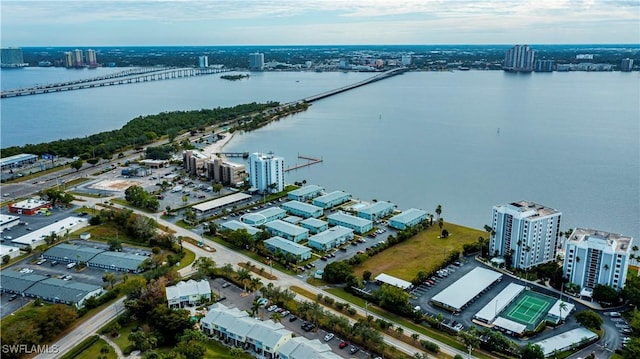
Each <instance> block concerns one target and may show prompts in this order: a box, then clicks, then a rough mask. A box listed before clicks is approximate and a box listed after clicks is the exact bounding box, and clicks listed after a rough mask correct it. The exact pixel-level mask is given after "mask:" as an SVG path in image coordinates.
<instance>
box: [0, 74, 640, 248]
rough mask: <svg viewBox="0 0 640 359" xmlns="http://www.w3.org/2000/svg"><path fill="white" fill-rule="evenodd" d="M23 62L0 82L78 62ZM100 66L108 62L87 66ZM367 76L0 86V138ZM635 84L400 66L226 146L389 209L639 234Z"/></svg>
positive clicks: (284, 97) (263, 97)
mask: <svg viewBox="0 0 640 359" xmlns="http://www.w3.org/2000/svg"><path fill="white" fill-rule="evenodd" d="M25 70H26V69H25ZM29 70H30V71H31V70H33V71H34V72H26V73H27V74H28V75H29V76H25V75H21V74H20V71H11V72H9V73H7V72H6V71H3V72H2V77H3V78H2V80H3V81H2V88H3V89H5V88H14V87H21V86H22V85H20V84H22V83H33V81H34V80H33V79H29V81H31V82H28V81H27V80H26V79H27V78H29V77H31V75H34V74H35V75H36V77H41V78H42V79H47V80H49V79H59V78H60V76H62V75H60V72H62V73H64V74H69V75H64V76H72V75H73V76H82V75H86V73H87V72H88V70H87V71H85V73H84V74H83V73H82V72H83V71H82V70H81V71H79V72H78V73H74V71H67V70H63V69H29ZM105 70H113V69H99V70H98V71H105ZM119 70H120V69H118V71H119ZM49 71H51V72H49ZM56 72H57V74H56ZM100 74H102V73H100ZM368 76H370V74H362V73H260V74H252V76H251V78H250V79H249V80H244V81H233V82H230V81H224V80H220V79H219V78H218V76H216V75H214V76H208V77H198V78H189V79H183V80H171V81H162V82H154V83H144V84H136V85H127V86H114V87H110V88H101V89H94V90H80V91H71V92H68V93H60V94H51V95H42V96H27V97H24V98H18V99H3V100H2V134H1V139H2V147H6V146H9V145H16V144H24V143H29V142H31V143H35V142H42V141H49V140H53V139H57V138H69V137H74V136H84V135H87V134H91V133H94V132H98V131H104V130H111V129H114V128H119V127H121V126H122V125H123V124H125V123H126V122H127V121H129V120H130V119H132V118H134V117H136V116H139V115H144V114H153V113H158V112H162V111H173V110H189V109H199V108H211V107H217V106H231V105H235V104H240V103H246V102H252V101H259V102H264V101H270V100H275V101H281V102H286V101H292V100H295V99H299V98H302V97H305V96H309V95H312V94H316V93H320V92H323V91H326V90H329V89H332V88H336V87H340V86H342V85H345V84H348V83H352V82H356V81H359V80H361V79H363V78H366V77H368ZM5 78H6V79H5ZM80 78H84V77H80ZM58 81H59V80H58ZM38 83H39V82H38ZM14 84H17V85H18V86H14ZM638 84H639V77H638V74H636V73H617V72H615V73H552V74H530V75H515V74H506V73H503V72H498V71H490V72H480V71H468V72H453V73H451V72H446V73H436V72H422V73H406V74H404V75H401V76H396V77H394V78H391V79H388V80H385V81H381V82H378V83H374V84H371V85H367V86H365V87H361V88H358V89H356V90H352V91H349V92H346V93H343V94H340V95H338V96H334V97H331V98H328V99H325V100H322V101H319V102H317V103H314V104H313V105H312V106H311V107H310V108H309V110H307V111H306V112H304V113H301V114H298V115H296V116H293V117H289V118H286V119H283V120H281V121H279V122H275V123H273V124H271V125H269V126H266V127H264V128H262V129H260V130H257V131H254V132H251V133H246V134H237V135H236V136H235V137H234V139H233V140H232V141H231V143H230V144H229V145H228V147H227V149H228V150H231V151H236V150H237V151H274V152H275V153H277V154H279V155H281V156H283V157H285V159H286V162H287V164H289V165H293V164H296V163H300V162H302V161H303V160H297V159H296V157H297V155H298V154H302V155H307V156H312V157H322V158H323V160H324V162H323V163H322V164H320V165H315V166H312V167H308V168H305V169H301V170H298V171H294V172H290V173H289V175H288V178H287V181H289V182H293V181H297V180H302V179H306V180H307V181H308V182H309V183H316V184H319V185H323V186H325V187H326V188H327V190H335V189H341V190H345V191H348V192H351V193H352V194H353V195H354V196H355V197H357V198H360V199H364V200H371V199H374V198H375V199H380V200H389V201H392V202H394V203H396V204H398V206H399V208H401V209H404V208H408V207H417V208H423V209H425V210H427V211H430V212H431V211H433V209H434V208H435V207H436V206H437V205H438V204H441V205H442V206H443V216H444V218H445V220H450V221H453V222H457V223H461V224H464V225H468V226H471V227H477V228H481V227H482V226H483V225H484V224H486V223H488V222H489V217H490V211H491V206H493V205H495V204H501V203H506V202H510V201H515V200H520V199H527V200H532V201H535V202H538V203H541V204H544V205H547V206H550V207H553V208H556V209H558V210H560V211H562V212H563V219H562V221H563V223H562V228H563V229H567V228H570V227H576V226H582V227H590V228H596V229H602V230H608V231H612V232H618V233H623V234H626V235H630V236H633V237H635V238H638V237H639V236H640V224H639V223H640V165H639V164H640V144H639V141H640V140H639V138H640V129H639V127H640V125H639V123H640V121H639V117H640V105H639V102H638V98H640V91H639V85H638ZM10 85H11V86H10Z"/></svg>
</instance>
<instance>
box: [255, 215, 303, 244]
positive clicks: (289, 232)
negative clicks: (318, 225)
mask: <svg viewBox="0 0 640 359" xmlns="http://www.w3.org/2000/svg"><path fill="white" fill-rule="evenodd" d="M265 228H266V229H267V231H268V232H269V233H271V234H272V235H274V236H280V237H284V238H286V239H288V240H290V241H293V242H296V243H297V242H300V241H303V240H305V239H307V238H309V230H308V229H306V228H302V227H298V226H296V225H295V224H291V223H287V222H285V221H281V220H279V219H278V220H276V221H273V222H269V223H267V224H265Z"/></svg>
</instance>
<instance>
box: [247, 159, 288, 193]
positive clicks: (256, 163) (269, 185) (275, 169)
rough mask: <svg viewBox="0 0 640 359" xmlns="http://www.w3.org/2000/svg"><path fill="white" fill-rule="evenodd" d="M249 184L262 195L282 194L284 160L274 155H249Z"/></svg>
mask: <svg viewBox="0 0 640 359" xmlns="http://www.w3.org/2000/svg"><path fill="white" fill-rule="evenodd" d="M249 182H250V183H251V187H252V188H253V189H254V190H256V191H258V192H261V193H264V192H269V193H273V192H282V191H283V190H284V158H282V157H277V156H274V155H273V153H257V152H256V153H252V154H251V155H249Z"/></svg>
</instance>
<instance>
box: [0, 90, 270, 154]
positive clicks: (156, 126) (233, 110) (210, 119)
mask: <svg viewBox="0 0 640 359" xmlns="http://www.w3.org/2000/svg"><path fill="white" fill-rule="evenodd" d="M278 105H279V104H278V103H277V102H268V103H264V104H260V103H255V102H252V103H248V104H243V105H237V106H234V107H227V108H220V107H218V108H215V109H202V110H196V111H174V112H163V113H159V114H156V115H148V116H140V117H136V118H134V119H133V120H131V121H129V122H128V123H127V124H126V125H124V126H123V127H122V128H121V129H119V130H113V131H106V132H101V133H97V134H94V135H91V136H87V137H83V138H74V139H68V140H58V141H53V142H49V143H40V144H28V145H25V146H13V147H8V148H5V149H3V150H2V155H3V157H4V156H7V157H8V156H12V155H16V154H20V153H33V154H36V155H41V154H45V153H48V154H54V155H56V156H62V157H74V156H79V157H80V158H81V159H84V160H87V159H89V158H111V157H113V155H115V154H116V153H118V152H120V151H121V150H122V149H125V148H127V147H136V146H141V145H145V144H149V143H152V142H153V141H155V140H156V139H157V138H158V137H160V136H164V135H169V134H172V135H173V136H175V134H176V133H178V132H181V131H186V130H190V129H195V128H198V127H202V126H208V125H213V124H217V123H223V122H226V121H230V120H233V119H235V118H240V117H242V116H246V115H250V114H252V113H256V112H260V111H264V110H266V109H269V108H273V107H276V106H278ZM87 162H89V161H87Z"/></svg>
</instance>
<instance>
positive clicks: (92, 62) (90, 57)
mask: <svg viewBox="0 0 640 359" xmlns="http://www.w3.org/2000/svg"><path fill="white" fill-rule="evenodd" d="M86 54H87V56H86V58H87V66H89V67H97V66H98V58H97V57H96V50H92V49H89V50H87V51H86Z"/></svg>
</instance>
